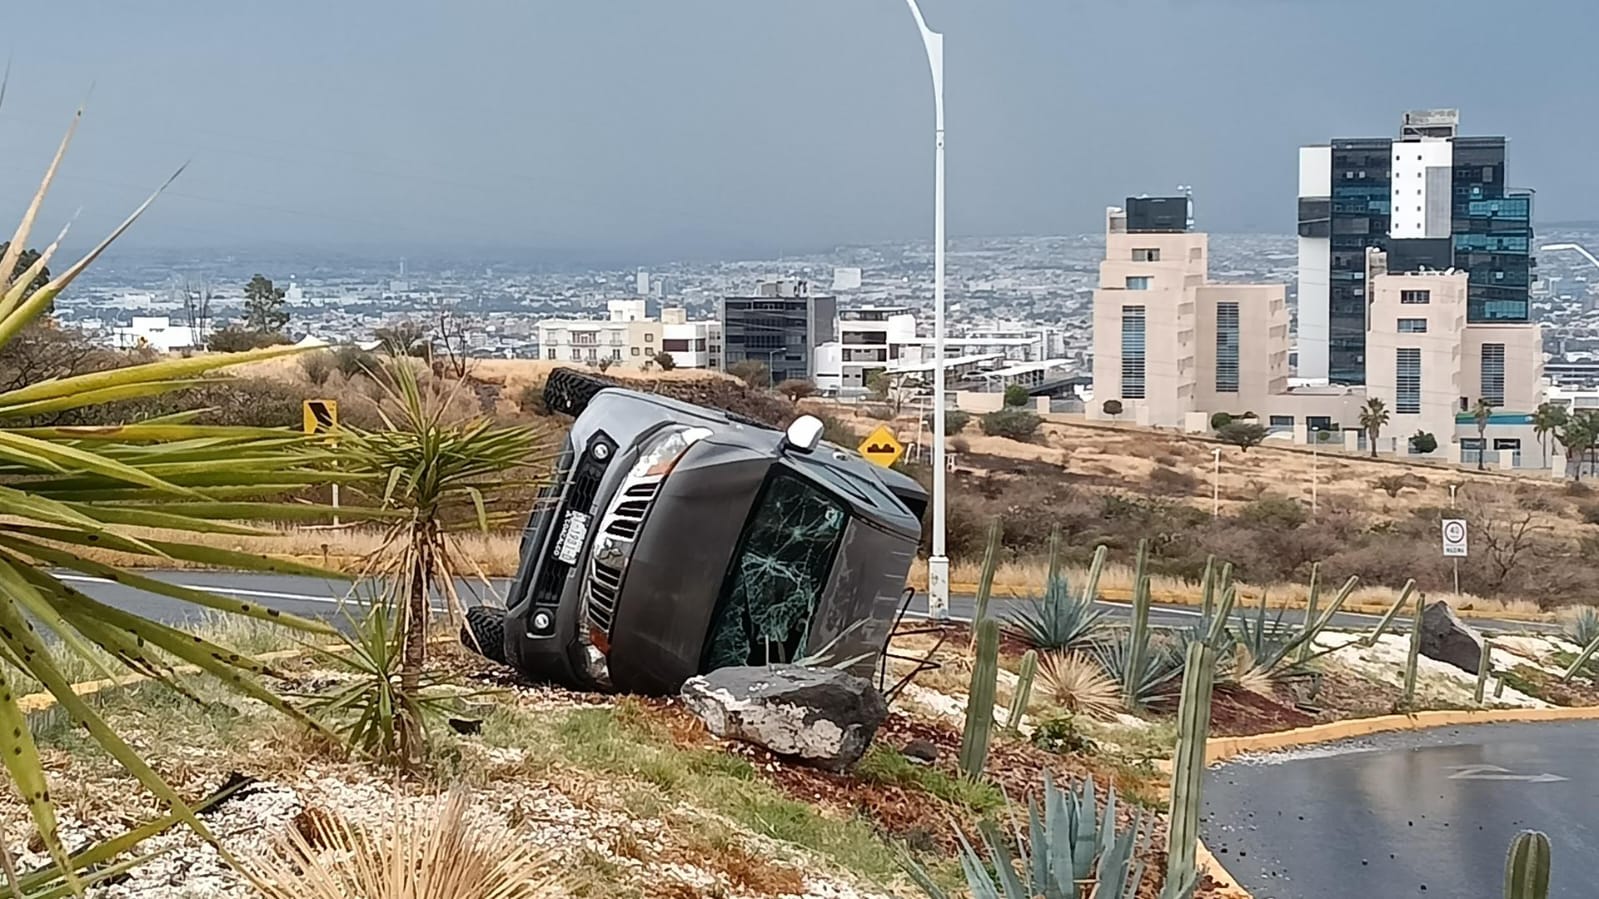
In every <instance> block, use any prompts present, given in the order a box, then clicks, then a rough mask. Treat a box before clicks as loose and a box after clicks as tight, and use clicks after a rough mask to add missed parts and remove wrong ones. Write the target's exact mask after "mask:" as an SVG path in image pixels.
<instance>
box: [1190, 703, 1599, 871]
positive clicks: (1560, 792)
mask: <svg viewBox="0 0 1599 899" xmlns="http://www.w3.org/2000/svg"><path fill="white" fill-rule="evenodd" d="M1596 757H1599V723H1587V722H1568V723H1559V724H1505V725H1474V726H1471V727H1462V728H1446V729H1440V730H1437V731H1427V732H1421V733H1409V734H1393V735H1386V736H1380V737H1369V738H1364V739H1361V740H1357V741H1351V742H1348V743H1340V744H1330V745H1328V746H1323V747H1316V748H1312V749H1306V750H1298V751H1288V752H1284V753H1274V754H1271V755H1267V756H1259V757H1245V758H1240V759H1238V760H1235V761H1233V762H1230V763H1228V764H1226V765H1222V766H1220V767H1218V768H1216V769H1214V770H1212V771H1211V772H1210V775H1209V776H1208V778H1207V779H1206V783H1205V819H1206V820H1205V825H1204V829H1203V837H1204V840H1205V844H1206V846H1207V847H1209V848H1210V850H1211V851H1212V852H1213V853H1215V854H1216V856H1217V858H1219V859H1220V860H1221V862H1222V864H1224V865H1226V866H1227V870H1228V871H1229V872H1231V873H1232V875H1233V876H1234V877H1235V878H1237V879H1238V880H1239V882H1240V883H1241V884H1242V885H1243V886H1244V887H1246V888H1247V889H1249V890H1250V892H1252V893H1253V894H1254V895H1255V897H1256V899H1346V897H1351V896H1354V897H1361V899H1394V897H1408V896H1433V897H1448V899H1479V897H1480V899H1489V897H1495V899H1496V897H1498V896H1500V895H1501V894H1502V887H1503V881H1504V861H1505V852H1506V849H1507V848H1508V847H1509V845H1510V840H1511V838H1512V837H1514V836H1515V835H1516V833H1517V832H1518V831H1521V830H1524V829H1532V830H1542V831H1544V832H1546V833H1548V834H1549V840H1550V843H1551V845H1552V849H1553V858H1554V864H1553V876H1552V878H1551V884H1550V891H1549V895H1550V897H1551V899H1592V897H1594V896H1599V881H1596V878H1595V875H1594V874H1593V871H1594V869H1595V866H1596V864H1599V765H1596V764H1595V759H1596Z"/></svg>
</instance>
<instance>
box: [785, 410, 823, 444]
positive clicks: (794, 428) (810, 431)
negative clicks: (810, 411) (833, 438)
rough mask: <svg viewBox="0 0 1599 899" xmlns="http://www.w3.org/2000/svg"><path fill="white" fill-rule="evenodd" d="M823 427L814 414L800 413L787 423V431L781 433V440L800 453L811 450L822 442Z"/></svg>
mask: <svg viewBox="0 0 1599 899" xmlns="http://www.w3.org/2000/svg"><path fill="white" fill-rule="evenodd" d="M824 427H825V425H823V424H822V420H821V419H820V418H817V417H816V416H814V415H801V416H800V417H799V418H796V419H794V420H793V421H792V422H790V423H789V426H788V431H787V432H786V433H785V434H784V435H783V442H784V443H785V444H787V445H788V446H789V447H792V448H793V449H796V450H799V451H800V452H802V453H808V452H811V451H812V450H814V449H816V445H817V444H819V443H821V442H822V429H823V428H824Z"/></svg>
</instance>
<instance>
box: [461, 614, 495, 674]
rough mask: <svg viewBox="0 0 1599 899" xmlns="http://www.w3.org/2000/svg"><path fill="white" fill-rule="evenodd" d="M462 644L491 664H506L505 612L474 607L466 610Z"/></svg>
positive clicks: (462, 628) (462, 629)
mask: <svg viewBox="0 0 1599 899" xmlns="http://www.w3.org/2000/svg"><path fill="white" fill-rule="evenodd" d="M461 644H462V645H463V646H465V647H466V648H467V649H470V650H472V651H473V652H476V653H479V654H481V655H482V656H483V657H484V658H485V659H488V660H489V661H491V662H499V663H500V664H501V665H504V664H505V663H506V662H505V610H504V609H496V608H493V607H491V606H473V607H472V608H470V609H467V610H466V624H464V625H462V627H461Z"/></svg>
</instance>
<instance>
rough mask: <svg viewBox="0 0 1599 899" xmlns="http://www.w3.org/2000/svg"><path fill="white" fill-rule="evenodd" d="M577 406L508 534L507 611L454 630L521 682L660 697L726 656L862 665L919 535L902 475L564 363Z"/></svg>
mask: <svg viewBox="0 0 1599 899" xmlns="http://www.w3.org/2000/svg"><path fill="white" fill-rule="evenodd" d="M544 400H545V404H546V405H547V406H549V407H550V409H551V410H552V411H558V412H565V413H567V414H571V415H575V416H576V420H575V421H574V423H573V425H572V429H571V432H570V434H569V435H568V436H567V438H566V443H565V446H564V447H563V450H562V453H561V456H560V460H559V462H558V463H557V467H556V472H555V475H554V478H553V479H552V481H551V483H550V485H549V486H548V487H546V488H545V490H544V492H543V494H542V495H541V497H540V501H539V502H538V504H537V507H536V508H535V509H534V510H533V514H532V516H531V518H530V520H529V522H528V525H527V529H526V531H525V533H524V535H523V539H522V560H521V565H520V568H519V570H518V572H517V576H516V579H515V581H514V582H513V583H512V585H511V592H510V595H509V597H508V598H507V602H508V608H507V609H506V610H504V611H502V610H498V609H490V608H487V607H479V608H475V609H473V610H471V614H470V615H469V618H468V625H469V627H470V633H469V634H468V635H467V637H468V641H469V643H470V644H471V645H474V646H475V647H477V648H478V649H480V650H481V651H482V652H484V653H485V654H486V655H489V656H491V657H493V658H495V659H496V660H498V661H502V662H506V663H508V664H510V665H512V666H514V667H516V668H518V669H520V670H521V671H522V672H523V673H524V674H526V675H528V676H529V677H532V678H534V679H536V680H542V681H551V682H555V683H559V684H563V685H566V686H569V687H573V688H576V689H581V690H617V691H622V692H630V693H643V694H664V693H670V692H674V691H676V690H677V689H678V688H679V687H680V686H681V685H682V683H683V682H684V681H685V680H687V679H688V678H690V677H692V676H694V675H696V674H700V673H703V672H706V671H711V670H714V669H716V668H721V667H726V666H730V665H760V664H768V663H773V662H788V661H794V660H796V659H800V658H809V659H818V660H825V661H827V662H828V663H829V664H844V665H848V666H849V667H851V668H852V670H856V671H857V672H859V673H869V672H870V670H871V668H872V666H873V665H874V664H875V663H876V660H877V659H878V657H879V654H880V653H881V651H882V650H883V648H884V645H885V644H886V642H887V639H888V635H889V631H890V629H891V628H892V625H893V620H894V617H895V615H896V614H897V612H898V610H899V606H900V601H901V595H902V592H903V590H904V586H905V577H906V574H907V572H908V571H909V568H910V564H911V560H912V558H913V556H914V554H915V552H916V547H917V543H918V541H919V539H920V536H921V521H920V519H921V515H922V513H923V511H924V510H925V509H926V506H927V495H926V493H925V492H924V491H923V490H922V488H921V486H920V485H919V484H917V483H916V482H915V481H914V480H912V479H911V478H909V477H906V476H905V475H903V474H900V473H899V472H895V471H891V470H887V469H883V468H879V467H878V466H875V465H872V464H871V463H869V462H866V461H865V460H864V459H862V458H861V457H860V456H858V455H856V454H855V453H852V452H846V451H844V450H842V449H840V448H838V447H834V446H832V445H830V444H825V443H822V442H821V432H822V423H821V422H820V421H819V420H817V419H816V418H813V417H810V416H800V417H799V418H798V419H796V420H795V421H794V423H793V424H791V425H790V426H789V427H788V429H787V430H786V431H781V430H777V429H774V428H771V427H768V426H766V425H763V424H760V423H758V422H755V421H751V420H747V419H744V418H742V417H739V416H737V415H733V414H730V413H726V412H721V411H718V410H714V409H707V408H703V407H700V406H695V405H691V404H688V403H683V402H678V401H676V400H672V399H669V398H667V397H663V396H659V395H656V394H649V393H641V392H638V391H635V390H628V389H623V388H619V387H615V386H612V385H610V384H608V383H606V382H603V381H598V380H596V379H593V378H590V377H588V376H586V375H584V374H582V373H581V372H577V371H573V370H570V369H557V370H556V371H554V372H552V373H551V375H550V379H549V381H548V382H547V384H546V386H545V390H544Z"/></svg>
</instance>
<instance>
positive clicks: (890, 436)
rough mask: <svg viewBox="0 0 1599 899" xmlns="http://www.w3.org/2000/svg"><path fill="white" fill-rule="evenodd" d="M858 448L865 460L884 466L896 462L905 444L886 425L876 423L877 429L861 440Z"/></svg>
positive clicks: (903, 450) (903, 451)
mask: <svg viewBox="0 0 1599 899" xmlns="http://www.w3.org/2000/svg"><path fill="white" fill-rule="evenodd" d="M935 439H936V436H935ZM859 449H860V453H861V455H862V456H865V457H866V461H868V462H871V463H874V464H876V465H881V466H883V467H884V468H887V467H889V466H890V465H893V464H894V463H895V462H898V461H899V458H900V456H903V455H905V445H904V444H903V443H900V442H899V438H897V437H895V436H894V432H893V431H890V430H889V429H888V425H878V426H877V430H875V431H873V432H872V433H870V434H868V435H867V436H866V439H865V440H862V441H861V445H860V447H859Z"/></svg>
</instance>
